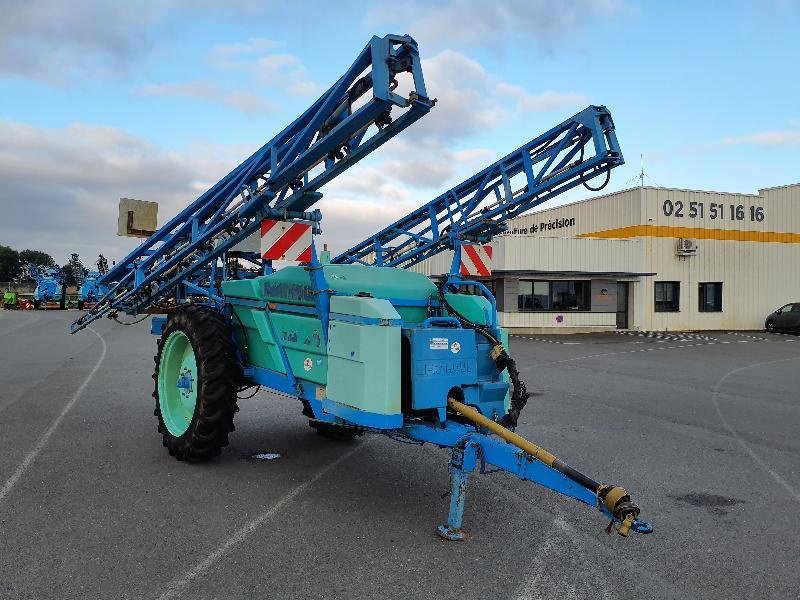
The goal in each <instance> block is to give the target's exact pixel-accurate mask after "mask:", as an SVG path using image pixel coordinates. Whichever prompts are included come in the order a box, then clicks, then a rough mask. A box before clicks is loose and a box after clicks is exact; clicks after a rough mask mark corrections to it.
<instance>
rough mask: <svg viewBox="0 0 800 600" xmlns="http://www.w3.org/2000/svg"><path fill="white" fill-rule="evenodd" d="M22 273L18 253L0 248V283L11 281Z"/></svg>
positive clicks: (5, 247)
mask: <svg viewBox="0 0 800 600" xmlns="http://www.w3.org/2000/svg"><path fill="white" fill-rule="evenodd" d="M20 273H22V260H20V256H19V252H17V251H16V250H14V249H13V248H9V247H8V246H0V281H13V280H14V278H15V277H18V276H19V275H20Z"/></svg>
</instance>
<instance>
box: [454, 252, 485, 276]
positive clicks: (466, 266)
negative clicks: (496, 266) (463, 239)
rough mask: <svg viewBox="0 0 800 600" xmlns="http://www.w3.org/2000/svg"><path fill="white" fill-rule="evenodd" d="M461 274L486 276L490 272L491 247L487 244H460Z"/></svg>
mask: <svg viewBox="0 0 800 600" xmlns="http://www.w3.org/2000/svg"><path fill="white" fill-rule="evenodd" d="M460 270H461V274H462V275H469V276H472V277H476V276H480V277H488V276H489V275H491V274H492V247H491V246H490V245H488V244H486V245H481V244H461V269H460Z"/></svg>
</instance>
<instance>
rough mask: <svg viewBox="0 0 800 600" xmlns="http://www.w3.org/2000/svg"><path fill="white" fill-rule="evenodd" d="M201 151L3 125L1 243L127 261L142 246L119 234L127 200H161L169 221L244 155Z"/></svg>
mask: <svg viewBox="0 0 800 600" xmlns="http://www.w3.org/2000/svg"><path fill="white" fill-rule="evenodd" d="M193 151H194V152H197V153H196V154H193V155H183V154H178V153H175V152H169V151H166V150H164V149H162V148H159V147H157V146H154V145H153V144H151V143H149V142H147V141H145V140H142V139H141V138H138V137H135V136H132V135H130V134H128V133H126V132H124V131H121V130H119V129H115V128H112V127H100V126H94V125H85V124H73V125H69V126H67V127H64V128H60V129H45V128H41V127H36V126H31V125H27V124H23V123H18V122H13V121H0V215H2V218H0V243H2V244H6V245H10V246H12V247H15V248H41V249H43V250H45V251H47V252H49V253H50V254H52V255H53V257H54V258H56V260H59V261H61V260H65V259H66V257H67V256H68V254H69V253H70V252H79V253H80V254H81V255H82V256H84V257H87V258H90V257H92V256H96V255H97V253H98V252H103V254H105V255H106V256H108V257H109V258H117V259H118V258H121V257H122V256H123V255H124V254H126V253H127V252H128V251H129V250H131V249H132V248H133V247H134V246H135V244H136V241H135V240H132V239H129V238H118V237H117V236H116V219H117V204H118V201H119V198H120V197H132V198H140V199H143V200H154V201H157V202H158V203H159V205H160V206H159V213H160V215H159V221H160V222H161V223H164V222H165V221H166V220H167V219H168V218H169V217H171V216H172V215H174V214H175V213H177V212H178V211H179V210H180V209H182V208H183V207H185V206H186V205H187V204H189V202H191V201H192V200H194V199H195V198H196V197H197V196H198V195H199V193H200V192H201V191H205V189H207V188H208V187H209V185H210V184H212V183H214V182H215V181H216V180H217V179H219V178H220V177H222V175H224V174H225V173H226V172H227V171H228V170H230V168H231V167H233V166H234V165H235V164H236V163H237V162H238V158H239V157H238V156H237V157H236V159H234V158H232V157H231V156H230V152H229V150H228V149H226V148H222V147H214V148H203V149H201V151H198V149H197V148H193ZM43 173H45V174H46V176H44V177H43Z"/></svg>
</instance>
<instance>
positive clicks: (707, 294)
mask: <svg viewBox="0 0 800 600" xmlns="http://www.w3.org/2000/svg"><path fill="white" fill-rule="evenodd" d="M699 285H700V289H699V292H700V293H699V295H698V302H699V306H698V309H697V310H699V311H700V312H722V284H721V283H701V284H699Z"/></svg>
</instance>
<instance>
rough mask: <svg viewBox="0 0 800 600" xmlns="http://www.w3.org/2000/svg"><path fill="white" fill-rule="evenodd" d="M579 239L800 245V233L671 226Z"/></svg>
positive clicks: (608, 232) (637, 227)
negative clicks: (658, 239)
mask: <svg viewBox="0 0 800 600" xmlns="http://www.w3.org/2000/svg"><path fill="white" fill-rule="evenodd" d="M577 237H592V238H632V237H665V238H694V239H699V240H724V241H732V242H777V243H779V244H800V233H788V232H780V231H740V230H736V229H706V228H704V227H671V226H669V225H630V226H629V227H618V228H617V229H606V230H603V231H594V232H591V233H581V234H579V235H578V236H577Z"/></svg>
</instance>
